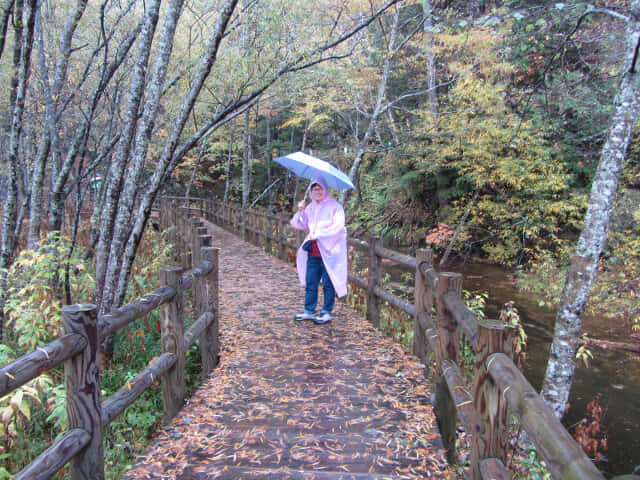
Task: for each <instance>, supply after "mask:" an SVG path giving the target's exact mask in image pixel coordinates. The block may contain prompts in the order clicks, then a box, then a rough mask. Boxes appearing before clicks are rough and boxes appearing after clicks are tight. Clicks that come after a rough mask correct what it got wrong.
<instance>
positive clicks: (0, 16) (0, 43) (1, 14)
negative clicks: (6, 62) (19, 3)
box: [0, 0, 15, 58]
mask: <svg viewBox="0 0 640 480" xmlns="http://www.w3.org/2000/svg"><path fill="white" fill-rule="evenodd" d="M14 3H15V0H5V1H4V2H3V4H2V5H0V58H2V53H3V52H4V44H5V40H6V38H7V27H8V26H9V17H10V16H11V12H12V11H13V4H14Z"/></svg>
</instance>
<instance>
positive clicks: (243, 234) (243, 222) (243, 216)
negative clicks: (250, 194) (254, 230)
mask: <svg viewBox="0 0 640 480" xmlns="http://www.w3.org/2000/svg"><path fill="white" fill-rule="evenodd" d="M247 216H248V215H247V210H246V209H245V208H244V206H241V207H240V238H242V240H244V241H245V242H247V241H249V236H248V235H247V232H248V230H247V221H248V218H247Z"/></svg>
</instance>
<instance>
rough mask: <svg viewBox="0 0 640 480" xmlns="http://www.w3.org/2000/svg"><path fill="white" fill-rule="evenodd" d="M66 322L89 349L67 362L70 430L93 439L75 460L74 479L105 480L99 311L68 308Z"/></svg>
mask: <svg viewBox="0 0 640 480" xmlns="http://www.w3.org/2000/svg"><path fill="white" fill-rule="evenodd" d="M62 323H63V325H64V330H65V332H66V333H78V334H80V335H83V336H85V337H86V338H87V347H86V348H85V349H84V350H83V351H82V353H81V354H79V355H76V356H75V357H73V358H71V359H69V360H67V361H66V362H65V363H64V376H65V384H66V387H67V417H68V419H69V429H70V430H73V429H75V428H79V429H82V430H85V431H86V432H88V433H89V435H90V436H91V442H90V443H89V445H87V447H86V448H85V449H83V450H82V451H81V452H80V453H78V455H76V456H75V457H73V459H72V460H71V465H70V474H71V479H72V480H84V479H87V478H91V479H94V478H95V479H97V480H103V479H104V450H103V438H102V394H101V390H100V360H99V357H98V354H99V351H100V339H99V334H98V310H97V308H96V306H95V305H68V306H65V307H63V308H62Z"/></svg>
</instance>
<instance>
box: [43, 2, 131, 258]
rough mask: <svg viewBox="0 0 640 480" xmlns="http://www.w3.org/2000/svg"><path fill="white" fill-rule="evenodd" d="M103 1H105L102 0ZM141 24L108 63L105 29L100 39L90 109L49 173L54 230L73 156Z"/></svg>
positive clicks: (109, 145)
mask: <svg viewBox="0 0 640 480" xmlns="http://www.w3.org/2000/svg"><path fill="white" fill-rule="evenodd" d="M105 1H108V0H105ZM133 1H135V0H132V1H131V2H130V3H129V7H128V8H126V9H125V11H124V13H125V14H126V12H128V11H129V10H130V8H131V5H132V4H133ZM103 5H104V3H103ZM102 14H103V15H104V11H103V12H102ZM142 25H143V23H142V22H140V23H139V24H138V25H137V26H136V27H135V28H134V29H133V30H132V31H131V32H130V33H129V34H128V35H127V36H126V37H125V38H124V39H123V40H122V42H121V43H120V45H118V48H117V49H116V51H117V54H116V56H115V57H114V58H113V60H112V61H111V62H109V59H108V58H107V53H108V43H109V36H108V35H107V34H106V32H104V33H103V42H102V43H103V45H102V46H101V47H99V48H103V52H104V57H103V60H102V65H103V68H102V71H101V75H100V80H99V82H98V85H96V87H95V88H94V90H93V94H92V96H91V101H90V102H89V105H90V107H89V111H88V113H87V114H86V116H85V118H84V120H83V122H82V124H81V125H80V126H79V127H78V129H77V130H76V134H75V136H74V138H73V141H72V142H71V146H70V147H69V150H68V151H67V154H66V156H65V160H64V162H63V164H62V166H61V167H60V168H59V169H57V168H56V166H55V163H54V170H57V171H54V172H52V176H53V177H54V179H53V182H52V183H53V186H52V187H51V192H50V195H49V197H50V198H49V228H50V229H51V230H54V231H55V230H60V228H61V226H62V218H63V215H64V201H65V198H66V196H67V194H68V192H66V191H65V186H66V184H67V180H68V178H69V174H70V172H71V168H72V167H73V164H74V162H75V159H76V155H78V154H81V153H82V152H84V151H85V150H86V144H87V141H88V137H89V134H90V132H91V129H92V122H93V119H94V116H95V113H96V110H97V108H98V104H99V102H100V100H101V99H102V98H103V96H104V94H105V91H106V87H107V85H108V84H109V82H110V81H111V79H112V78H113V75H114V74H115V72H116V71H117V70H118V68H119V67H120V66H121V65H122V64H123V62H124V61H125V59H126V57H127V55H128V53H129V50H130V49H131V46H132V45H133V42H134V41H135V39H136V38H137V37H138V35H139V34H140V31H141V30H142ZM112 95H113V98H114V100H113V103H114V104H116V105H117V103H118V99H119V98H120V95H119V88H116V89H115V92H112ZM115 118H116V116H115V115H113V114H112V116H111V119H112V120H113V119H115ZM105 136H106V146H105V147H104V150H103V151H104V152H106V151H111V149H112V148H113V145H112V144H113V140H112V136H111V135H109V129H107V134H106V135H105ZM101 156H102V155H101ZM103 158H104V157H103ZM107 177H108V172H107V174H106V175H105V179H104V182H103V183H104V185H105V186H108V185H109V182H108V178H107ZM94 232H99V230H98V229H94ZM98 240H99V237H96V238H95V241H96V242H97V241H98ZM94 246H95V243H92V247H91V248H93V247H94Z"/></svg>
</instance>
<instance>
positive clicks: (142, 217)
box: [114, 0, 238, 304]
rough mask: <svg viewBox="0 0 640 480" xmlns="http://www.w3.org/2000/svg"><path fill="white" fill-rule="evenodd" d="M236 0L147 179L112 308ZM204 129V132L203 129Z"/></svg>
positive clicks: (230, 0)
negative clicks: (148, 179) (149, 178)
mask: <svg viewBox="0 0 640 480" xmlns="http://www.w3.org/2000/svg"><path fill="white" fill-rule="evenodd" d="M237 3H238V0H227V1H226V2H225V4H224V5H223V7H222V8H221V9H220V13H219V17H218V21H217V23H216V26H215V28H214V31H213V34H212V35H211V37H210V40H209V44H208V45H207V48H206V50H205V53H204V56H203V58H202V61H201V63H200V67H199V68H198V71H197V72H196V75H195V77H194V79H193V80H192V82H191V87H190V88H189V92H188V93H187V96H186V97H185V99H184V101H183V103H182V106H181V108H180V112H179V113H178V115H177V117H176V119H175V121H174V124H173V128H172V129H171V132H170V133H169V136H168V138H167V141H166V143H165V146H164V149H163V151H162V153H161V155H160V157H159V158H158V162H157V164H156V169H155V171H154V173H153V176H152V177H151V180H150V184H149V187H148V188H147V191H146V192H145V193H144V195H143V196H142V198H141V199H140V206H139V207H138V210H137V212H136V215H135V217H134V224H133V228H132V229H131V233H130V234H129V238H128V241H127V245H126V248H125V250H124V254H123V255H122V261H121V264H120V265H121V268H120V270H119V271H120V275H119V278H118V289H117V293H116V296H115V299H114V302H115V303H116V304H119V303H121V302H122V300H123V298H124V295H125V293H126V288H127V283H128V282H129V275H130V274H131V268H132V266H133V260H134V258H135V255H136V251H137V249H138V245H139V244H140V240H141V239H142V233H143V232H144V229H145V226H146V224H147V220H148V219H149V215H150V214H151V206H152V205H153V202H154V201H155V198H156V195H157V193H158V190H159V189H160V187H161V186H162V183H163V181H164V179H165V178H166V177H167V176H168V175H170V174H171V165H174V162H173V160H174V159H173V155H174V153H175V151H176V149H177V147H178V141H179V139H180V136H181V134H182V131H183V129H184V126H185V124H186V123H187V119H188V118H189V115H190V114H191V111H192V110H193V106H194V105H195V102H196V100H197V98H198V95H199V94H200V91H201V90H202V87H203V85H204V82H205V80H206V79H207V77H208V76H209V73H210V72H211V69H212V67H213V64H214V63H215V60H216V57H217V54H218V49H219V48H220V43H221V42H222V39H223V38H224V33H225V31H226V29H227V25H228V23H229V21H230V19H231V15H232V14H233V11H234V10H235V7H236V5H237ZM205 128H207V127H206V126H205Z"/></svg>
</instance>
